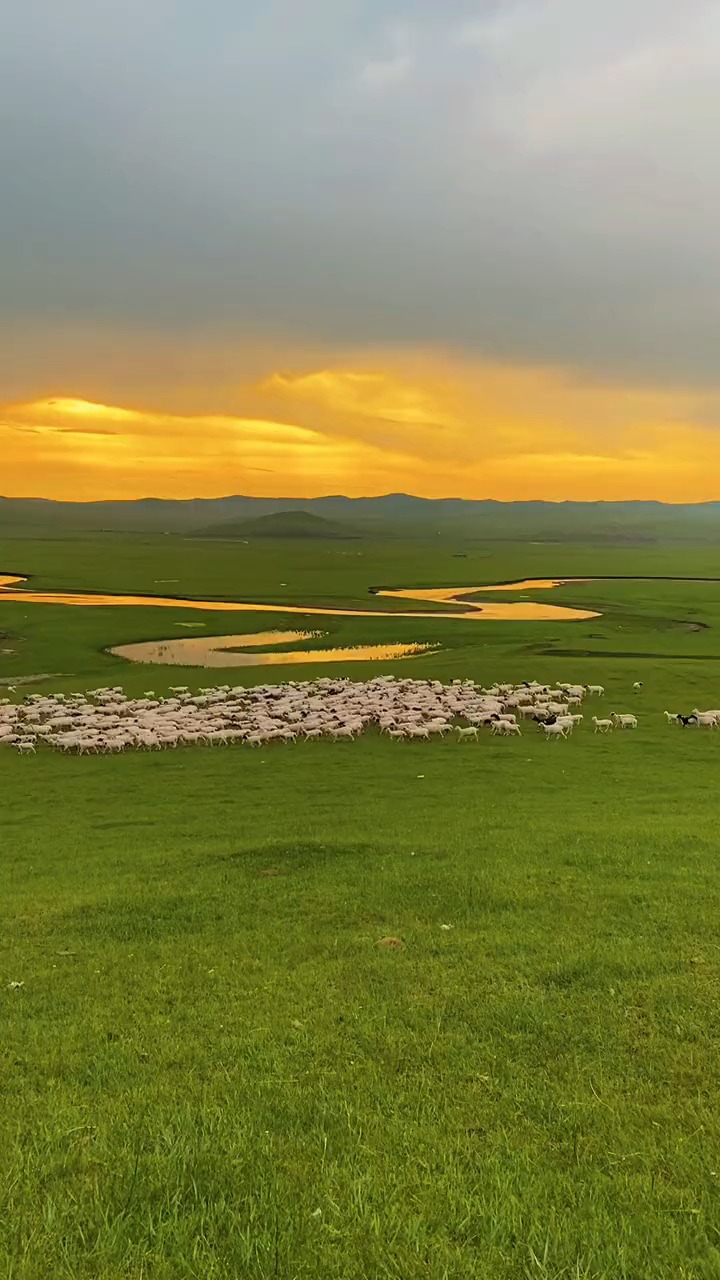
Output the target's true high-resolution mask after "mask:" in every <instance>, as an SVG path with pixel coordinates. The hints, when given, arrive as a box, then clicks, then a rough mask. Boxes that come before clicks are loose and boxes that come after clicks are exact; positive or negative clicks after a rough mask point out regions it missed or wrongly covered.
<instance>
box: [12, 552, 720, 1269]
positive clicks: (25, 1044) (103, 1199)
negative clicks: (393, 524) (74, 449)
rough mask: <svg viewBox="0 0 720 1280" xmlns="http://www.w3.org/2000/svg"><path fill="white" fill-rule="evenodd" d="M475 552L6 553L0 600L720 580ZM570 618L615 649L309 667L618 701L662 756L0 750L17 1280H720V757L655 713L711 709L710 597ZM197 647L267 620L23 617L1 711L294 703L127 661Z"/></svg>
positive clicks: (672, 594) (652, 567) (571, 593)
mask: <svg viewBox="0 0 720 1280" xmlns="http://www.w3.org/2000/svg"><path fill="white" fill-rule="evenodd" d="M461 549H462V551H463V552H464V553H467V558H464V559H457V558H456V552H457V548H456V547H455V546H453V545H452V544H450V543H447V542H444V541H442V540H438V541H437V542H427V543H423V542H416V543H402V542H395V543H392V544H391V543H378V544H372V543H362V544H361V545H360V546H358V547H355V546H354V544H348V546H347V547H342V546H340V545H339V544H337V543H332V544H331V545H329V546H325V545H312V546H308V545H302V546H294V545H292V544H282V543H268V544H267V545H265V544H263V545H261V546H253V547H244V546H235V545H231V544H224V543H200V542H193V541H182V540H175V539H173V538H165V539H160V538H155V539H152V538H132V539H131V538H120V537H118V538H112V537H108V538H106V539H96V540H94V541H93V542H90V541H85V540H83V539H82V538H74V539H73V540H72V541H68V542H67V543H60V542H55V541H47V542H42V541H36V542H23V541H20V540H13V541H7V542H5V543H0V572H3V571H7V572H12V571H17V572H18V573H22V574H28V575H33V581H32V586H34V587H39V588H46V589H63V588H65V589H77V590H91V589H94V590H99V591H102V590H109V591H127V592H151V593H152V592H156V593H158V592H159V593H162V594H178V595H186V596H200V597H204V598H206V599H210V598H215V599H228V600H231V599H248V600H268V601H278V602H283V601H285V600H287V602H288V603H293V604H298V603H300V604H302V603H312V604H321V603H330V604H336V605H339V606H340V607H378V608H382V609H383V610H386V611H388V612H389V611H391V610H392V609H393V607H394V606H396V605H397V603H398V602H393V601H388V600H377V599H375V598H373V597H369V596H368V594H367V591H368V587H369V586H411V585H425V586H446V585H463V584H470V585H474V584H477V585H480V584H481V583H484V582H492V581H504V580H511V579H516V578H521V577H535V576H543V575H548V576H550V575H558V576H560V575H568V576H571V575H588V576H591V575H593V574H599V575H603V574H604V575H621V576H631V575H634V574H637V575H648V576H652V575H658V576H659V575H681V576H707V577H713V576H718V577H720V557H719V556H718V555H716V553H714V552H713V551H712V550H709V549H708V548H697V549H692V548H689V549H688V548H684V549H682V550H679V549H677V548H668V549H666V550H663V549H662V548H658V547H655V548H652V549H650V550H632V549H623V550H612V551H609V550H607V549H597V548H593V547H583V548H581V547H572V546H562V547H558V546H555V547H553V546H525V547H519V546H518V547H514V546H512V545H510V544H508V545H498V546H495V547H492V548H490V549H488V548H481V547H476V548H474V549H473V548H468V547H462V548H461ZM358 552H360V554H358ZM159 579H178V581H177V582H175V583H172V584H170V585H167V584H162V585H158V580H159ZM281 582H284V583H287V586H286V587H281V586H280V583H281ZM504 598H507V597H504ZM548 599H549V600H552V602H553V603H567V604H577V605H579V606H581V607H582V606H585V607H588V608H591V607H597V608H598V609H600V610H601V611H602V612H603V617H602V618H599V619H596V620H591V621H589V622H581V623H570V624H569V623H560V624H558V623H554V624H548V623H522V624H519V623H513V624H509V623H497V622H492V623H490V622H489V623H483V622H479V621H478V622H466V621H462V620H457V621H437V620H432V619H428V620H427V621H426V620H424V619H423V620H420V621H412V620H408V619H399V618H397V619H395V618H392V617H390V618H388V617H378V618H377V619H375V618H369V619H357V620H355V619H344V618H343V619H333V618H328V619H327V620H318V625H321V626H322V629H323V631H325V632H326V633H327V636H326V637H325V638H324V639H323V640H318V641H317V644H318V645H319V646H321V647H322V646H324V645H327V644H328V643H336V642H337V643H343V644H346V643H363V642H367V643H377V642H379V641H382V640H387V641H391V640H398V641H402V640H408V639H410V640H421V641H423V640H430V641H433V642H434V643H439V644H440V645H441V646H442V649H441V651H440V652H438V653H436V654H432V655H424V656H422V657H420V658H416V659H413V660H411V661H410V662H404V663H397V664H394V665H392V666H389V667H388V668H387V670H389V671H395V672H396V673H398V674H399V673H400V672H403V673H410V674H413V675H417V676H433V677H436V678H440V679H443V680H450V679H456V678H460V677H464V676H471V677H473V678H475V679H480V680H488V681H490V680H493V679H496V678H499V679H502V678H507V679H509V680H514V679H523V678H527V679H531V678H537V679H548V680H549V679H567V680H575V679H579V680H583V681H586V682H591V681H600V682H601V683H603V684H605V685H606V686H607V689H608V695H607V697H606V698H605V700H604V702H603V704H602V705H603V707H604V709H605V710H606V711H607V710H612V709H617V710H625V709H632V710H634V711H636V712H637V713H638V714H639V716H640V728H639V730H638V731H637V733H634V734H622V735H617V736H616V737H615V738H612V739H605V738H602V737H595V736H594V735H593V734H592V733H591V732H589V730H588V729H587V726H583V728H582V730H581V731H580V732H578V733H576V735H575V736H574V737H573V739H572V740H571V741H569V742H562V743H547V742H545V741H543V740H541V738H540V737H539V736H538V735H537V734H536V733H535V732H533V731H531V730H529V729H528V730H527V732H525V733H524V735H523V737H522V739H520V740H510V741H498V740H490V739H489V738H488V739H483V740H482V742H481V743H479V744H478V745H477V746H474V745H471V746H463V747H460V746H458V745H457V743H455V742H452V741H448V740H446V741H435V742H431V743H425V742H422V743H399V744H398V743H394V742H391V741H388V740H386V739H380V738H379V737H377V736H375V735H371V734H368V735H366V736H365V737H364V738H363V739H361V740H359V741H357V742H354V743H341V744H331V743H328V742H308V743H302V744H297V745H295V746H278V747H275V748H271V749H267V750H265V749H263V750H262V751H257V752H254V751H250V750H246V749H242V748H230V749H224V748H219V749H209V748H199V749H181V750H178V751H175V752H162V753H150V754H147V755H144V754H140V753H137V754H129V755H126V756H122V757H117V758H116V757H113V758H95V757H87V758H86V757H83V758H80V759H78V758H66V757H59V756H57V755H54V754H50V753H47V752H43V753H40V754H38V756H37V757H35V758H29V759H27V758H20V757H17V756H16V755H15V754H13V753H12V752H11V751H9V750H1V751H0V788H1V791H0V797H1V798H0V857H1V859H2V885H3V893H2V898H1V900H0V901H1V904H2V906H1V910H2V930H1V931H0V955H1V961H0V1003H1V1005H2V1014H3V1018H2V1027H3V1035H2V1038H1V1039H0V1081H1V1083H2V1095H3V1107H2V1111H1V1112H0V1187H1V1188H2V1201H1V1209H2V1211H1V1212H0V1275H2V1276H3V1277H5V1276H7V1277H8V1278H9V1280H56V1278H57V1280H91V1278H92V1280H189V1278H190V1277H193V1278H195V1277H197V1278H198V1280H221V1278H222V1280H236V1278H239V1280H246V1278H247V1280H270V1278H271V1277H279V1278H280V1280H306V1278H307V1280H311V1278H312V1280H325V1278H326V1277H327V1280H376V1278H377V1280H380V1278H383V1280H384V1278H386V1277H387V1278H392V1280H421V1278H422V1280H515V1277H518V1278H523V1280H525V1278H533V1280H580V1278H582V1280H590V1278H592V1280H620V1278H622V1280H645V1278H648V1280H651V1278H653V1280H654V1278H660V1277H662V1278H663V1280H665V1278H668V1280H670V1278H672V1280H681V1278H682V1280H711V1278H713V1280H714V1278H716V1277H720V1112H719V1111H718V1096H719V1090H720V931H719V928H718V921H719V920H720V839H719V837H718V822H717V809H718V805H717V777H718V772H719V770H720V734H713V733H709V732H705V731H687V732H684V731H681V730H679V729H677V730H676V729H669V728H667V727H666V725H665V723H664V718H663V717H662V714H661V713H662V711H663V709H664V708H667V709H669V710H676V709H681V708H688V709H689V708H690V707H692V706H694V705H695V704H696V703H697V705H700V706H713V707H714V706H718V705H720V666H719V665H718V663H717V661H716V658H717V656H718V649H717V643H716V636H717V634H718V627H719V626H720V586H719V585H718V584H713V583H712V582H705V583H701V582H672V581H654V582H638V581H617V582H600V583H594V584H593V583H587V584H573V585H568V586H566V587H564V588H562V589H560V590H557V591H554V592H552V593H550V595H549V596H548ZM185 620H191V621H198V620H202V621H204V622H205V623H206V630H207V632H208V633H214V634H224V633H228V632H232V631H240V630H254V629H257V628H258V624H259V623H260V625H262V626H263V627H266V626H267V625H268V621H269V620H268V616H267V615H260V617H258V616H255V617H253V616H252V615H247V616H243V615H238V614H224V613H213V614H207V615H205V614H198V613H193V614H190V613H189V611H183V610H179V611H178V612H177V613H176V612H175V611H174V610H159V609H141V608H137V609H120V608H96V609H95V608H94V609H69V608H63V607H61V606H57V605H29V604H22V603H10V602H5V603H3V602H2V600H1V597H0V632H1V633H2V636H3V638H2V639H0V648H7V649H11V650H14V652H12V653H10V654H4V655H2V656H1V657H0V676H1V677H7V678H8V679H13V678H17V677H21V676H29V675H33V674H37V673H40V672H59V673H63V676H62V678H54V679H51V680H48V681H46V682H45V683H41V684H38V685H37V686H32V687H33V688H38V689H53V688H57V689H72V688H79V689H84V688H86V687H89V686H90V685H93V684H97V683H113V684H123V685H124V687H125V688H126V689H127V690H128V691H129V692H133V693H134V692H137V691H140V690H142V689H145V688H148V687H150V688H155V689H157V690H158V691H163V690H165V689H166V688H167V687H168V686H169V685H170V684H175V683H187V684H191V685H200V684H205V683H213V682H218V681H221V680H226V681H227V682H228V683H253V682H266V681H268V680H278V679H282V678H283V673H282V669H281V668H270V669H268V670H267V671H264V670H262V669H259V670H257V669H256V670H246V671H242V670H233V671H231V672H228V673H227V674H226V675H223V673H222V672H220V671H213V672H212V673H210V674H209V675H208V673H206V672H203V671H198V670H188V671H183V670H180V669H178V668H163V669H155V668H154V669H151V670H148V669H147V668H138V667H133V666H129V665H126V664H123V663H122V662H120V661H119V660H118V659H114V658H111V657H109V656H108V655H106V654H105V653H104V652H103V650H104V649H105V648H106V647H107V646H109V645H113V644H119V643H123V642H129V641H132V640H141V639H154V638H163V637H169V636H173V635H183V634H194V633H192V632H184V631H182V630H179V629H178V628H177V625H176V624H177V623H178V622H182V621H185ZM270 621H271V625H273V626H274V625H277V627H278V628H285V626H286V625H288V624H289V625H290V626H292V625H296V624H297V618H293V617H292V616H291V615H283V614H282V613H279V614H278V615H277V619H274V618H273V619H272V620H270ZM700 624H704V625H705V626H706V627H707V629H705V630H703V629H701V630H695V629H691V628H695V627H697V626H700ZM328 637H329V640H328ZM561 651H562V652H561ZM588 655H589V656H588ZM618 655H625V656H618ZM385 669H386V668H384V667H382V666H381V665H377V664H375V665H370V664H362V663H357V664H348V665H347V667H334V668H333V669H332V670H333V675H340V674H347V675H350V676H353V677H356V678H367V677H368V676H370V675H373V674H379V673H380V672H382V671H383V670H385ZM321 672H322V667H311V668H301V667H293V668H292V669H290V671H289V675H290V676H291V678H292V679H296V680H297V679H303V678H314V677H316V676H317V675H318V674H320V673H321ZM635 679H642V680H643V681H644V688H643V691H642V693H641V694H639V695H634V694H633V693H632V690H631V685H632V682H633V680H635ZM18 696H19V693H18ZM586 710H587V709H586ZM443 926H446V927H443ZM447 926H449V927H447ZM386 935H392V936H396V937H399V938H400V939H402V941H403V942H404V944H405V945H404V948H403V949H384V948H382V947H379V946H378V945H377V944H378V940H379V939H380V938H382V937H383V936H386ZM14 983H22V984H23V985H22V986H19V987H15V986H12V985H11V984H14Z"/></svg>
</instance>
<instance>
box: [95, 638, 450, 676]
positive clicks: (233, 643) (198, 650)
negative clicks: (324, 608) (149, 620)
mask: <svg viewBox="0 0 720 1280" xmlns="http://www.w3.org/2000/svg"><path fill="white" fill-rule="evenodd" d="M318 634H319V633H318V632H317V631H258V632H254V633H252V634H250V635H243V636H237V635H236V636H190V637H187V638H185V639H183V640H152V641H148V642H142V643H140V644H121V645H117V646H116V647H115V648H113V649H111V650H110V652H111V653H112V654H114V655H115V656H116V657H118V658H125V659H127V661H128V662H146V663H153V664H154V665H160V666H162V665H171V666H176V667H276V666H292V665H295V666H299V665H304V664H306V663H311V662H322V663H325V662H385V661H388V660H392V659H395V658H410V657H414V656H415V655H416V654H418V653H425V652H427V651H428V650H431V649H433V648H435V647H436V646H433V645H427V644H365V645H352V646H350V647H348V648H345V649H294V650H290V651H286V652H282V653H239V652H238V650H241V649H248V648H253V649H255V648H257V647H259V646H260V645H272V644H294V643H296V642H297V641H298V640H311V639H314V638H316V637H317V636H318Z"/></svg>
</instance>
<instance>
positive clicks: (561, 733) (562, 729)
mask: <svg viewBox="0 0 720 1280" xmlns="http://www.w3.org/2000/svg"><path fill="white" fill-rule="evenodd" d="M542 730H543V733H544V734H545V737H546V738H547V740H548V742H549V741H550V739H551V738H567V736H568V729H567V726H566V725H564V724H560V722H559V721H557V720H556V721H555V724H544V725H543V726H542Z"/></svg>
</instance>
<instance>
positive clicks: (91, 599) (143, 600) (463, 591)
mask: <svg viewBox="0 0 720 1280" xmlns="http://www.w3.org/2000/svg"><path fill="white" fill-rule="evenodd" d="M589 581H592V579H589V578H528V579H526V580H525V581H523V582H504V583H500V584H495V585H490V586H488V585H485V586H481V587H405V588H403V589H400V588H398V589H393V590H389V589H388V590H384V591H377V592H375V593H374V594H375V595H376V596H383V597H385V598H387V599H391V600H420V601H422V602H423V603H427V604H440V605H448V604H450V605H454V606H457V607H456V608H454V609H453V611H452V612H444V611H443V612H439V611H437V610H425V611H423V612H419V611H415V612H402V613H400V612H397V611H396V610H381V609H328V608H320V607H318V606H317V605H296V604H295V605H294V604H255V603H252V602H250V601H239V600H183V599H182V598H181V597H172V596H124V595H103V594H101V593H100V592H76V591H73V592H68V591H33V590H27V589H24V588H23V587H22V585H21V584H23V583H25V582H27V578H22V577H17V576H11V575H5V576H2V575H0V604H2V602H3V601H4V600H14V601H16V602H17V601H19V602H21V603H22V604H64V605H71V606H76V607H83V608H87V607H92V606H95V607H98V606H105V607H107V606H126V607H127V606H132V607H135V608H137V607H146V608H150V609H202V610H203V611H205V612H217V613H291V614H299V615H301V616H312V617H319V618H378V617H380V618H382V617H386V618H465V619H472V620H473V621H474V622H478V621H480V622H580V621H582V620H583V619H587V618H599V617H600V614H599V613H597V612H595V611H593V610H591V609H571V608H569V607H568V606H567V605H558V604H555V605H553V604H545V603H544V602H543V603H542V604H537V603H535V602H534V601H532V600H517V601H515V600H514V601H512V602H510V603H505V602H504V601H498V600H488V601H487V603H485V602H482V603H481V602H479V601H477V600H468V599H467V597H468V596H473V595H477V594H478V593H480V592H492V593H493V594H495V593H496V592H502V591H516V592H518V591H548V590H551V589H552V588H553V587H560V586H564V585H565V584H566V583H568V582H589ZM18 587H20V590H17V588H18ZM460 610H461V611H460Z"/></svg>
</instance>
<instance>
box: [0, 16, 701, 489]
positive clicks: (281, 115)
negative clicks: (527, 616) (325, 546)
mask: <svg viewBox="0 0 720 1280" xmlns="http://www.w3.org/2000/svg"><path fill="white" fill-rule="evenodd" d="M719 71H720V0H686V3H684V4H682V5H679V4H678V3H677V0H607V3H606V4H604V5H603V6H602V8H601V9H600V8H597V7H596V8H593V7H592V6H587V5H582V4H578V2H577V0H446V3H445V4H442V5H440V4H437V3H436V0H363V2H362V3H361V0H307V3H305V4H303V5H298V4H296V3H291V2H290V0H267V3H266V4H263V5H260V4H258V3H255V0H241V2H240V3H233V2H231V0H208V2H207V3H206V4H205V5H203V6H200V7H198V6H193V5H190V4H186V3H181V4H180V3H178V2H177V0H67V2H66V3H64V4H62V5H58V4H57V3H56V0H33V4H31V5H29V6H21V5H15V6H10V7H9V9H8V12H7V13H6V14H3V18H2V29H1V30H0V115H1V116H2V118H3V122H4V123H3V129H2V130H1V131H0V172H2V174H3V179H4V182H3V193H4V194H3V216H2V227H1V228H0V278H1V279H2V289H0V404H5V406H6V408H5V411H4V413H3V414H2V418H1V419H0V421H1V422H2V424H3V425H0V448H1V449H2V453H1V463H2V478H1V479H0V487H1V488H2V489H4V490H5V491H9V490H10V486H11V484H12V485H13V486H14V491H16V492H29V491H31V490H34V491H35V492H41V491H42V490H43V489H45V490H46V491H47V492H50V491H51V489H53V491H55V492H60V491H61V490H62V491H63V492H65V493H70V492H72V493H75V494H77V493H80V492H82V493H83V494H85V495H86V496H89V495H90V494H91V493H92V492H93V485H94V486H95V487H96V488H95V491H97V487H98V486H100V487H101V488H102V490H103V491H104V492H107V491H108V490H109V489H110V488H113V489H114V490H122V491H123V492H124V493H131V492H132V493H137V492H143V491H148V490H153V491H155V492H166V493H170V492H178V493H179V492H183V493H185V494H189V493H191V492H193V491H194V490H198V491H199V490H201V489H204V491H205V492H218V491H220V492H222V491H223V490H224V489H227V488H228V487H230V488H246V489H247V491H248V492H258V491H259V488H260V486H263V485H265V486H267V485H268V484H269V483H270V482H269V481H266V480H264V478H263V477H264V476H265V475H272V477H273V479H272V484H273V485H274V486H278V485H279V486H281V487H284V488H286V489H287V491H288V492H294V493H302V492H304V491H310V490H312V491H314V492H322V491H323V489H331V490H336V489H338V488H342V487H345V488H346V489H348V490H351V489H352V490H353V491H358V489H360V488H362V489H364V490H365V491H367V492H371V491H376V492H377V491H381V490H384V489H388V488H413V487H415V488H416V489H420V490H421V491H422V492H442V491H443V490H444V491H446V492H452V491H455V492H463V493H466V494H470V493H475V494H482V493H492V494H493V495H494V496H513V495H516V496H522V495H523V494H525V495H527V494H537V495H538V496H540V495H541V494H542V493H545V494H546V495H547V496H558V497H568V496H573V495H575V494H579V493H582V494H585V495H587V494H589V493H596V494H597V496H602V494H603V493H607V494H609V493H610V492H611V491H612V492H613V493H615V494H616V496H617V495H618V494H622V495H624V496H633V494H634V495H636V496H640V495H641V494H647V493H648V492H649V490H650V487H651V486H652V484H657V485H658V486H659V487H660V488H661V489H662V492H663V494H665V496H671V497H672V496H680V495H685V496H687V495H688V494H695V495H696V496H701V495H705V496H707V495H708V490H709V486H711V484H712V467H710V466H708V465H707V463H705V464H703V458H706V459H707V458H711V459H714V458H715V456H716V455H715V449H716V446H715V439H716V436H717V435H718V434H720V433H718V431H717V428H718V426H719V425H720V413H719V411H718V406H719V405H720V375H719V373H718V365H717V351H716V334H717V332H718V326H719V325H720V262H719V261H718V256H717V253H716V239H717V225H718V219H719V218H720V170H719V169H718V166H717V165H716V163H715V152H716V138H715V131H716V130H715V120H716V118H717V114H718V110H719V109H720V75H718V72H719ZM53 401H55V402H56V403H54V404H53V403H52V402H53ZM73 405H74V407H73ZM28 406H29V407H28ZM513 459H515V460H516V461H515V462H513ZM533 460H534V461H533ZM643 468H645V472H644V473H643ZM231 482H232V483H231ZM53 486H55V487H54V488H53Z"/></svg>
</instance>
